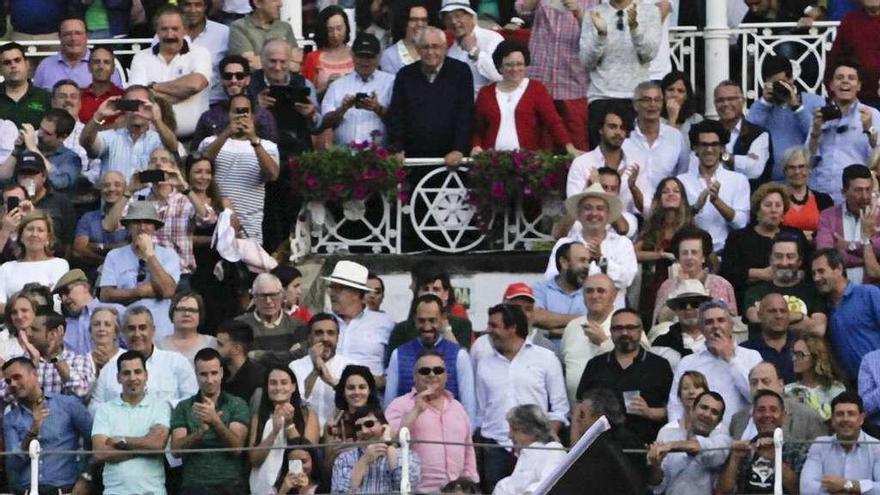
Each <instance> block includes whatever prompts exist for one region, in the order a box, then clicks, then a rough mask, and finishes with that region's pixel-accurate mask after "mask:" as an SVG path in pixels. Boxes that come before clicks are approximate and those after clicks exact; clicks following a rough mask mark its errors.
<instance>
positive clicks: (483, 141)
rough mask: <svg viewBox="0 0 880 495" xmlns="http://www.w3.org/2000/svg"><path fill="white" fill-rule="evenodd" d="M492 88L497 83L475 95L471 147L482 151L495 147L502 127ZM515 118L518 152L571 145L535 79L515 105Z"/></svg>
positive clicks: (543, 91)
mask: <svg viewBox="0 0 880 495" xmlns="http://www.w3.org/2000/svg"><path fill="white" fill-rule="evenodd" d="M495 87H496V83H492V84H489V85H487V86H483V87H482V88H480V92H479V93H478V94H477V103H476V117H475V119H474V135H473V139H472V140H471V144H472V146H479V147H481V148H483V149H491V148H494V147H495V138H496V137H497V136H498V129H499V127H501V109H500V108H499V107H498V100H497V99H496V97H495ZM515 115H516V135H517V137H518V138H519V147H520V148H523V149H527V150H541V149H543V150H548V151H553V143H555V144H556V145H557V146H558V147H560V148H561V147H563V146H564V145H566V144H567V143H570V142H571V138H570V137H569V135H568V131H567V130H566V129H565V125H564V124H563V123H562V119H561V118H560V117H559V114H558V113H557V112H556V107H555V106H554V105H553V99H552V98H551V97H550V93H549V92H547V88H545V87H544V85H543V84H541V83H540V82H538V81H536V80H534V79H530V80H529V85H528V86H527V87H526V90H525V92H524V93H523V95H522V98H520V100H519V103H517V105H516V110H515ZM548 132H549V135H548V134H547V133H548ZM551 136H552V140H551V139H550V137H551Z"/></svg>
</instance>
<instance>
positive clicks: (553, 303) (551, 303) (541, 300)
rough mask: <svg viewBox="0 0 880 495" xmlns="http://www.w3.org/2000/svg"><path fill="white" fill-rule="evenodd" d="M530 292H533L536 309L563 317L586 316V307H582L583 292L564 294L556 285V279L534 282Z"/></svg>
mask: <svg viewBox="0 0 880 495" xmlns="http://www.w3.org/2000/svg"><path fill="white" fill-rule="evenodd" d="M532 290H533V291H534V292H535V307H536V308H541V309H546V310H547V311H551V312H553V313H559V314H563V315H574V316H583V315H585V314H587V307H586V306H585V305H584V291H583V290H576V291H574V292H572V293H571V294H566V293H565V292H563V291H562V289H561V288H560V287H559V285H558V284H557V283H556V277H553V278H551V279H549V280H542V281H540V282H535V284H534V285H532Z"/></svg>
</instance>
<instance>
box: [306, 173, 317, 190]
mask: <svg viewBox="0 0 880 495" xmlns="http://www.w3.org/2000/svg"><path fill="white" fill-rule="evenodd" d="M306 186H307V187H308V188H309V189H314V188H316V187H318V179H317V178H316V177H315V176H314V175H307V176H306Z"/></svg>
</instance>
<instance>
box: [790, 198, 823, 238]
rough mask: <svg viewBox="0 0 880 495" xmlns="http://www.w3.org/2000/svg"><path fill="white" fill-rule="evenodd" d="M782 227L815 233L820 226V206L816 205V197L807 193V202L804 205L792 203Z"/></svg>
mask: <svg viewBox="0 0 880 495" xmlns="http://www.w3.org/2000/svg"><path fill="white" fill-rule="evenodd" d="M782 225H785V226H787V227H794V228H796V229H801V230H806V231H810V232H815V231H816V228H817V227H818V226H819V205H818V204H817V203H816V195H815V194H813V193H812V192H807V202H806V203H804V204H802V205H799V204H797V203H794V202H792V203H791V208H789V209H788V211H787V212H785V216H784V217H782Z"/></svg>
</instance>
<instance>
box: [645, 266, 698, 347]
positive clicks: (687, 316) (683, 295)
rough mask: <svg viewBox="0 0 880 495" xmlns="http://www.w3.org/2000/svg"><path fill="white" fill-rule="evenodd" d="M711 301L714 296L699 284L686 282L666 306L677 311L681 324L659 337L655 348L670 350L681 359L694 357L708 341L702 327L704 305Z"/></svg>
mask: <svg viewBox="0 0 880 495" xmlns="http://www.w3.org/2000/svg"><path fill="white" fill-rule="evenodd" d="M711 300H712V296H710V295H709V292H708V291H707V290H706V287H705V286H703V284H702V283H700V281H699V280H693V279H686V280H682V281H681V283H679V284H678V286H677V287H676V288H675V290H674V291H673V292H671V293H670V294H669V298H668V299H667V300H666V305H667V306H668V307H669V308H670V309H671V310H673V311H675V318H676V320H677V321H676V322H675V323H673V324H672V325H670V326H669V329H668V330H666V332H665V333H662V334H660V335H656V336H655V337H654V340H653V341H651V345H652V346H654V347H668V348H670V349H672V350H674V351H675V352H677V353H678V354H679V356H681V357H685V356H688V355H690V354H693V353H694V351H696V350H698V349H699V348H700V347H701V346H702V345H703V343H704V342H705V340H706V339H705V338H704V337H703V331H702V328H701V327H700V305H701V304H703V303H704V302H706V301H711ZM654 328H657V327H654Z"/></svg>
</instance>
